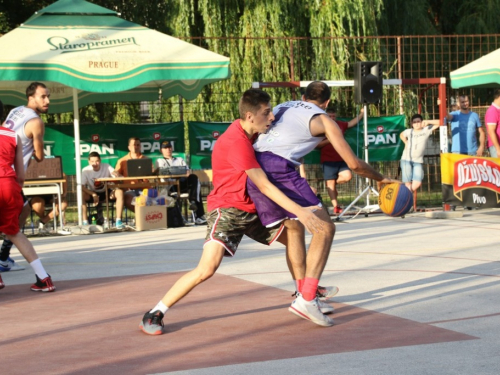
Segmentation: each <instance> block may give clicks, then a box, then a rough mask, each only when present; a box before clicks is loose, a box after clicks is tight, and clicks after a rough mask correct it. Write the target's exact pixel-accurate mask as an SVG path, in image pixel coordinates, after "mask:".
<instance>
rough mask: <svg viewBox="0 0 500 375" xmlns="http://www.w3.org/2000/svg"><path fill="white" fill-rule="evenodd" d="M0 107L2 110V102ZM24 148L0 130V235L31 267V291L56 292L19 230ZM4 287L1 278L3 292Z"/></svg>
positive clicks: (11, 135) (16, 139) (26, 239)
mask: <svg viewBox="0 0 500 375" xmlns="http://www.w3.org/2000/svg"><path fill="white" fill-rule="evenodd" d="M0 107H1V108H2V109H3V105H2V104H1V102H0ZM0 117H1V114H0ZM22 147H23V146H22V143H21V139H20V137H19V136H18V135H17V134H16V133H15V132H14V131H12V130H10V129H7V128H4V127H0V212H2V214H1V215H0V232H2V233H4V234H5V235H6V237H7V239H9V240H10V241H12V242H13V243H14V245H16V247H17V248H18V249H19V251H20V252H21V254H23V256H24V257H25V258H26V260H27V261H28V262H29V263H30V265H32V267H33V269H34V271H35V273H36V275H37V282H36V283H35V284H33V285H32V286H31V290H33V291H37V292H38V291H40V292H53V291H54V290H55V289H56V287H55V286H54V284H52V279H51V278H50V276H49V275H48V274H47V273H46V272H45V269H43V266H42V263H41V261H40V260H39V259H38V256H37V255H36V252H35V249H34V248H33V245H32V244H31V242H30V241H29V240H28V238H26V236H25V235H24V234H23V233H22V232H21V231H20V230H19V215H20V213H21V210H22V209H23V205H24V203H23V198H22V195H21V190H22V186H23V184H24V164H23V150H22ZM12 166H14V169H15V170H14V169H13V168H12ZM4 286H5V285H4V283H3V281H2V278H1V277H0V289H1V288H3V287H4Z"/></svg>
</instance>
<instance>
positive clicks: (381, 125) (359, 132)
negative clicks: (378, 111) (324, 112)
mask: <svg viewBox="0 0 500 375" xmlns="http://www.w3.org/2000/svg"><path fill="white" fill-rule="evenodd" d="M339 120H341V121H348V119H342V118H339ZM229 125H230V124H229V123H225V122H219V123H208V122H191V121H189V123H188V126H189V153H190V155H191V168H192V169H211V168H212V158H211V155H212V149H213V147H214V144H215V141H216V140H217V138H218V137H219V136H220V135H221V134H222V133H224V132H225V131H226V129H227V128H228V126H229ZM403 130H405V116H402V115H401V116H389V117H369V118H368V147H369V148H368V154H369V161H371V162H374V161H392V160H399V159H400V158H401V155H402V153H403V149H404V143H403V142H401V141H400V139H399V134H400V133H401V132H402V131H403ZM345 137H346V140H347V142H348V143H349V145H350V146H351V148H352V150H353V151H354V153H356V154H357V156H358V157H359V158H361V159H363V160H364V157H365V156H364V149H363V144H364V130H363V122H362V121H361V122H360V123H359V125H358V126H356V127H353V128H351V129H348V130H347V132H346V133H345ZM304 159H305V160H304V161H305V164H319V163H320V152H319V150H313V151H312V152H310V153H309V154H308V155H307V156H306V157H305V158H304Z"/></svg>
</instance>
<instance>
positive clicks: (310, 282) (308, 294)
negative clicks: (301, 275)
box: [301, 277, 319, 301]
mask: <svg viewBox="0 0 500 375" xmlns="http://www.w3.org/2000/svg"><path fill="white" fill-rule="evenodd" d="M318 283H319V280H318V279H313V278H312V277H306V278H305V279H304V285H303V286H302V292H301V293H302V297H303V298H304V299H305V300H306V301H312V300H313V299H314V298H316V291H317V290H318Z"/></svg>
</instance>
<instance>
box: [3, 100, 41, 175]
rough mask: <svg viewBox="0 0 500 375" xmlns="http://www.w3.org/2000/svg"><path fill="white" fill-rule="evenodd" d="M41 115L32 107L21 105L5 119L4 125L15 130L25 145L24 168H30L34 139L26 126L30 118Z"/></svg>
mask: <svg viewBox="0 0 500 375" xmlns="http://www.w3.org/2000/svg"><path fill="white" fill-rule="evenodd" d="M37 117H39V116H38V114H37V113H36V112H35V111H34V110H32V109H31V108H28V107H25V106H20V107H16V108H14V109H13V110H12V111H10V113H9V115H8V116H7V118H6V119H5V124H4V126H5V127H6V128H9V129H11V130H14V131H15V132H16V133H17V134H18V135H19V137H20V138H21V144H22V145H23V162H24V170H25V171H26V169H27V168H28V164H29V162H30V159H31V156H32V155H33V150H34V147H33V139H32V138H28V137H27V136H26V133H25V132H24V127H25V125H26V123H27V122H28V121H29V120H32V119H34V118H37Z"/></svg>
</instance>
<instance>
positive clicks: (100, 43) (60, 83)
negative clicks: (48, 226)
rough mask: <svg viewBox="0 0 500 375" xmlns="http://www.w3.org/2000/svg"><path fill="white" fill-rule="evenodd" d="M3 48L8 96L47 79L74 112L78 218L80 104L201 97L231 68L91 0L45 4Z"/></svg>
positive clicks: (57, 102) (63, 106)
mask: <svg viewBox="0 0 500 375" xmlns="http://www.w3.org/2000/svg"><path fill="white" fill-rule="evenodd" d="M20 46H22V48H20ZM0 50H1V51H2V54H1V56H0V98H1V99H2V101H3V102H4V103H5V104H10V105H23V104H26V97H25V94H24V93H25V89H26V87H27V86H28V85H29V83H30V82H33V81H40V82H43V83H45V84H46V85H47V87H48V88H49V90H50V92H51V108H50V111H51V112H68V111H71V110H73V112H74V129H75V135H74V136H75V154H76V171H77V185H78V186H77V204H78V220H79V224H81V220H82V217H81V216H82V215H81V205H82V193H81V160H80V133H79V117H78V108H79V107H80V106H84V105H87V104H90V103H95V102H109V101H113V102H117V101H140V100H157V99H158V97H159V96H162V97H164V98H167V97H170V96H173V95H181V96H182V97H184V98H186V99H194V98H195V97H196V96H197V95H198V94H199V93H200V91H201V89H202V88H203V87H204V86H205V85H207V84H210V83H213V82H216V81H219V80H223V79H227V78H229V76H230V71H229V58H227V57H224V56H221V55H218V54H216V53H213V52H211V51H208V50H206V49H203V48H200V47H197V46H195V45H192V44H190V43H186V42H183V41H181V40H179V39H176V38H173V37H171V36H168V35H165V34H162V33H159V32H157V31H154V30H151V29H148V28H146V27H143V26H140V25H137V24H134V23H132V22H128V21H126V20H123V19H121V18H119V17H117V13H116V12H114V11H112V10H109V9H106V8H103V7H100V6H98V5H95V4H92V3H89V2H86V1H84V0H59V1H57V2H55V3H53V4H51V5H50V6H48V7H46V8H44V9H42V10H40V11H39V12H37V13H36V14H35V15H34V16H33V17H31V18H30V19H29V20H27V21H26V22H25V23H24V24H23V25H21V26H20V27H18V28H16V29H15V30H12V31H11V32H9V33H7V34H6V35H4V36H3V37H1V38H0Z"/></svg>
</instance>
